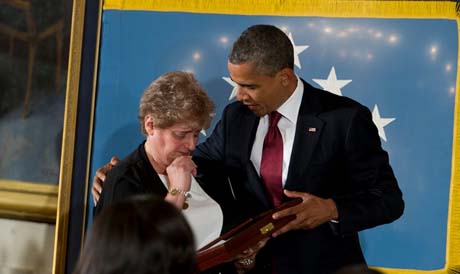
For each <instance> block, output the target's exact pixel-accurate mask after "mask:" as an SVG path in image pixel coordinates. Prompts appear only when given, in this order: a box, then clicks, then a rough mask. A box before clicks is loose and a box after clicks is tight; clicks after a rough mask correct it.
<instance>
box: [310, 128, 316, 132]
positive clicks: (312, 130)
mask: <svg viewBox="0 0 460 274" xmlns="http://www.w3.org/2000/svg"><path fill="white" fill-rule="evenodd" d="M308 132H312V133H315V132H316V128H315V127H309V128H308Z"/></svg>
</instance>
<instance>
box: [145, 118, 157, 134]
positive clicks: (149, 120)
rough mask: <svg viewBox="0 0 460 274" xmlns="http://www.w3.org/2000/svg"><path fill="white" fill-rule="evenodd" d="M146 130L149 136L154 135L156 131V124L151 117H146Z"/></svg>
mask: <svg viewBox="0 0 460 274" xmlns="http://www.w3.org/2000/svg"><path fill="white" fill-rule="evenodd" d="M144 129H145V131H146V132H147V135H148V136H151V135H153V131H154V129H155V126H154V123H153V117H152V116H151V115H146V116H145V117H144Z"/></svg>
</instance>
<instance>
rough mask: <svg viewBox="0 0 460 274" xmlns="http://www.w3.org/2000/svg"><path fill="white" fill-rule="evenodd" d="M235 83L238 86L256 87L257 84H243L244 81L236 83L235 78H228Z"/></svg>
mask: <svg viewBox="0 0 460 274" xmlns="http://www.w3.org/2000/svg"><path fill="white" fill-rule="evenodd" d="M230 79H231V80H232V81H233V82H234V83H235V84H237V85H238V86H240V87H246V88H247V87H258V86H259V85H257V84H244V83H238V82H236V81H235V80H233V79H232V78H230Z"/></svg>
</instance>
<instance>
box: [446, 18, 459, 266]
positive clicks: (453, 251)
mask: <svg viewBox="0 0 460 274" xmlns="http://www.w3.org/2000/svg"><path fill="white" fill-rule="evenodd" d="M459 26H460V19H457V28H458V27H459ZM457 39H458V45H460V35H457ZM459 54H460V50H459V52H458V53H457V56H458V60H457V84H456V90H455V108H454V134H453V138H454V140H453V147H452V175H451V183H450V197H449V214H448V223H447V225H448V229H447V244H446V245H447V247H446V267H447V268H449V267H452V266H456V267H458V266H460V55H459Z"/></svg>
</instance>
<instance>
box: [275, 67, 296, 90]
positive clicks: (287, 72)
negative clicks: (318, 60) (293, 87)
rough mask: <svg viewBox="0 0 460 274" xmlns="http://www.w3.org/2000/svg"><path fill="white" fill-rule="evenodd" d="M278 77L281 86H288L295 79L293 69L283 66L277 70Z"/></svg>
mask: <svg viewBox="0 0 460 274" xmlns="http://www.w3.org/2000/svg"><path fill="white" fill-rule="evenodd" d="M279 77H280V79H281V84H282V85H283V86H289V85H290V84H291V82H292V81H293V80H294V79H296V77H295V74H294V70H292V69H291V68H284V69H282V70H280V71H279Z"/></svg>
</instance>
